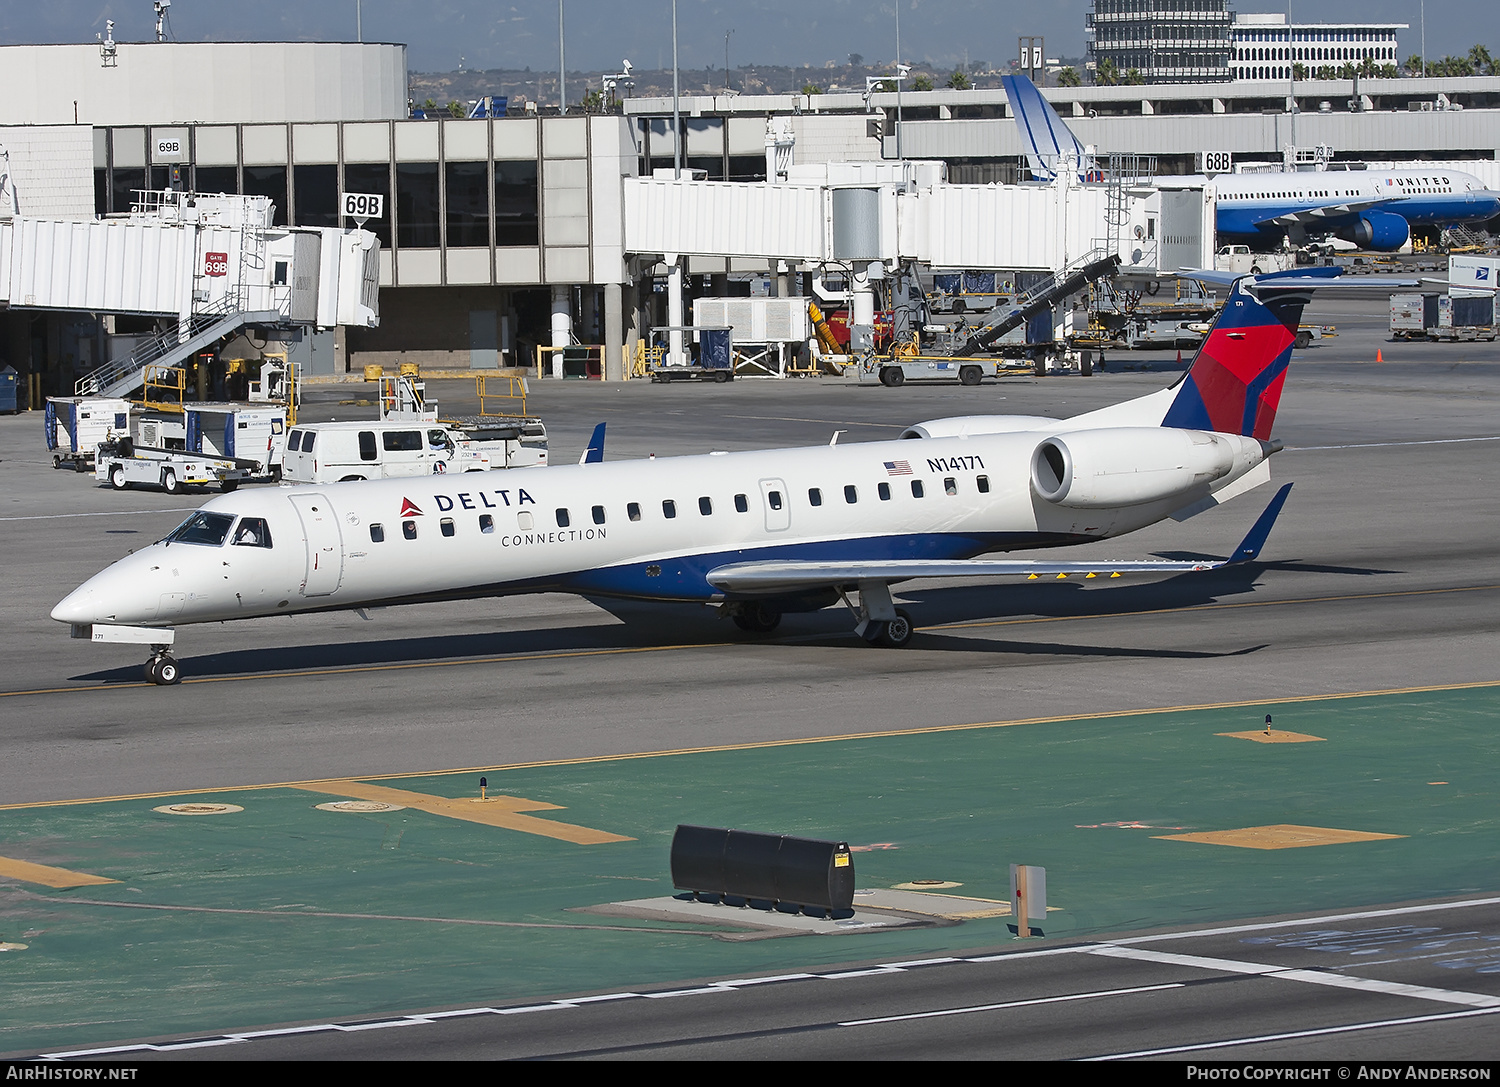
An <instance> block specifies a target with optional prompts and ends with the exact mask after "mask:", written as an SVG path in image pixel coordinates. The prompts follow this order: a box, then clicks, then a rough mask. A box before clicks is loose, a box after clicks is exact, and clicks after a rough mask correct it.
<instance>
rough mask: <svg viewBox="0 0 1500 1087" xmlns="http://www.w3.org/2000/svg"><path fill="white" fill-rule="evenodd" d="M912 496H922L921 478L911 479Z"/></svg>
mask: <svg viewBox="0 0 1500 1087" xmlns="http://www.w3.org/2000/svg"><path fill="white" fill-rule="evenodd" d="M911 496H912V497H913V498H921V497H922V481H921V480H920V479H914V480H912V481H911Z"/></svg>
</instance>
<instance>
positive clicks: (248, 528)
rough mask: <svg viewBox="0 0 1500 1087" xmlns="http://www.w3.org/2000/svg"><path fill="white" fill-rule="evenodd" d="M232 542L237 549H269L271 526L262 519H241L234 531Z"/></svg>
mask: <svg viewBox="0 0 1500 1087" xmlns="http://www.w3.org/2000/svg"><path fill="white" fill-rule="evenodd" d="M234 542H235V545H236V546H238V547H270V546H271V526H270V525H268V524H266V519H265V518H264V517H241V518H240V523H239V525H238V526H237V527H236V528H235V530H234Z"/></svg>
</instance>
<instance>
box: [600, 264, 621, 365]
mask: <svg viewBox="0 0 1500 1087" xmlns="http://www.w3.org/2000/svg"><path fill="white" fill-rule="evenodd" d="M623 301H624V300H623V298H622V291H621V289H620V285H619V284H618V283H606V284H605V285H604V380H605V381H624V380H625V369H624V366H623V365H622V363H621V361H620V348H621V347H622V346H624V343H625V308H624V305H623Z"/></svg>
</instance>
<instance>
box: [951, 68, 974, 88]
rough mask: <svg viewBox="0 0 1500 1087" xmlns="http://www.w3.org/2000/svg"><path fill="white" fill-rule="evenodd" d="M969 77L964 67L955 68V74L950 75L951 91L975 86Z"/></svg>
mask: <svg viewBox="0 0 1500 1087" xmlns="http://www.w3.org/2000/svg"><path fill="white" fill-rule="evenodd" d="M973 86H974V84H972V83H970V82H969V77H968V76H966V75H964V73H963V69H962V68H955V69H953V74H952V75H950V76H949V77H948V83H947V87H948V89H949V90H951V91H966V90H969V89H970V88H971V87H973Z"/></svg>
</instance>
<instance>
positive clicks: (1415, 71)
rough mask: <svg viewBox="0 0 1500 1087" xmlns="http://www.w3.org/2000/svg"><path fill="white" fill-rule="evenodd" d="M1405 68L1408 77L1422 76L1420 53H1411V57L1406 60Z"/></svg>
mask: <svg viewBox="0 0 1500 1087" xmlns="http://www.w3.org/2000/svg"><path fill="white" fill-rule="evenodd" d="M1405 68H1406V71H1407V73H1408V74H1410V75H1421V74H1422V56H1421V54H1420V53H1413V54H1412V55H1411V56H1409V57H1407V58H1406V65H1405Z"/></svg>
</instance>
